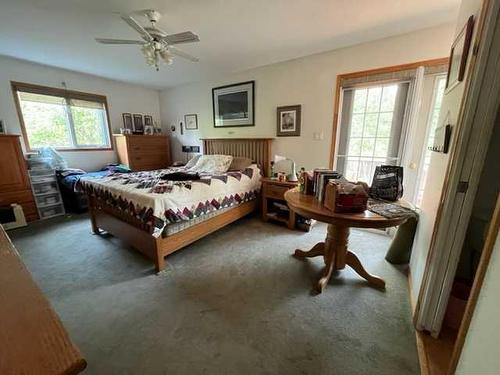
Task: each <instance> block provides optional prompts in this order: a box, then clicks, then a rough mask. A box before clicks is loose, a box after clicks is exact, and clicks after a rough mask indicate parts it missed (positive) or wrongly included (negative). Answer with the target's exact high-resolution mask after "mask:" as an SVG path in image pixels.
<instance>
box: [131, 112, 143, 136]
mask: <svg viewBox="0 0 500 375" xmlns="http://www.w3.org/2000/svg"><path fill="white" fill-rule="evenodd" d="M132 117H133V119H134V128H133V133H134V134H144V118H143V116H142V115H141V114H140V113H134V114H133V115H132Z"/></svg>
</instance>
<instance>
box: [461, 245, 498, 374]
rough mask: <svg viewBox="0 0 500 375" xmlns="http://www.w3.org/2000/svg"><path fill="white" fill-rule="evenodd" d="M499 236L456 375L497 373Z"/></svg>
mask: <svg viewBox="0 0 500 375" xmlns="http://www.w3.org/2000/svg"><path fill="white" fill-rule="evenodd" d="M499 286H500V236H497V239H496V242H495V246H494V248H493V253H492V255H491V259H490V263H489V265H488V269H487V271H486V275H485V278H484V282H483V286H482V288H481V292H480V294H479V298H478V301H477V305H476V308H475V310H474V315H473V316H472V320H471V323H470V326H469V331H468V332H467V336H466V337H465V343H464V347H463V349H462V354H461V356H460V361H459V363H458V367H457V371H456V373H457V374H465V375H468V374H484V375H489V374H492V375H493V374H498V371H499V369H500V356H499V355H498V353H499V352H498V345H499V344H498V338H499V337H500V320H499V319H498V312H499V311H500V299H499V298H498V295H499V293H500V290H499Z"/></svg>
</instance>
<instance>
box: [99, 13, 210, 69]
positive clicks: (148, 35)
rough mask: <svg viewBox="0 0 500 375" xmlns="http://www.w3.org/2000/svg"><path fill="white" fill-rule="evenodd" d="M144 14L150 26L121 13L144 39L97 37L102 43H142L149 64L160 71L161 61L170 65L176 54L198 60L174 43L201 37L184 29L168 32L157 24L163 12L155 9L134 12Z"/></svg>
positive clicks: (196, 40)
mask: <svg viewBox="0 0 500 375" xmlns="http://www.w3.org/2000/svg"><path fill="white" fill-rule="evenodd" d="M132 14H137V15H140V16H144V17H146V18H147V19H148V21H149V22H150V24H151V25H150V26H142V25H141V24H140V23H139V22H138V21H137V20H136V19H134V18H132V16H130V15H129V14H120V17H121V19H122V20H124V21H125V22H126V23H127V25H129V26H130V27H131V28H133V29H134V30H135V31H137V32H138V33H139V34H140V36H141V38H142V40H127V39H107V38H95V40H96V41H97V42H99V43H102V44H137V45H141V46H142V47H141V51H142V53H143V54H144V57H145V58H146V63H147V64H148V65H149V66H154V67H155V68H156V70H157V71H158V70H159V69H160V68H159V63H160V61H163V62H165V63H166V64H168V65H170V64H172V62H173V58H174V55H175V56H179V57H182V58H184V59H187V60H189V61H192V62H198V61H199V60H198V58H196V57H194V56H191V55H189V54H187V53H186V52H183V51H181V50H180V49H178V48H177V47H175V46H174V44H181V43H193V42H199V41H200V38H199V37H198V35H196V34H195V33H193V32H192V31H184V32H182V33H177V34H167V33H166V32H165V31H163V30H161V29H160V28H158V27H157V26H156V23H157V22H158V20H159V19H160V18H161V14H160V13H159V12H158V11H156V10H154V9H146V10H141V11H136V12H133V13H132Z"/></svg>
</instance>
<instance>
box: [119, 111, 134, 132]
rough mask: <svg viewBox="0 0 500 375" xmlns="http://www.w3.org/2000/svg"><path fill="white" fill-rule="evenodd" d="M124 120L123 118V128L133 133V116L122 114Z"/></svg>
mask: <svg viewBox="0 0 500 375" xmlns="http://www.w3.org/2000/svg"><path fill="white" fill-rule="evenodd" d="M122 118H123V128H124V129H129V130H130V131H132V130H133V129H134V124H133V122H132V114H131V113H122Z"/></svg>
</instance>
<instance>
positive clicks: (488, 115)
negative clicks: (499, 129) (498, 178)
mask: <svg viewBox="0 0 500 375" xmlns="http://www.w3.org/2000/svg"><path fill="white" fill-rule="evenodd" d="M499 10H500V2H498V1H489V0H484V2H483V4H482V8H481V12H480V15H479V17H478V21H477V36H476V38H475V40H474V45H473V48H472V54H471V62H470V68H469V69H470V71H471V74H470V75H469V76H468V78H466V81H465V82H464V84H465V88H464V94H463V98H462V103H461V108H460V110H459V115H458V120H457V126H456V127H455V128H456V131H457V135H456V136H455V137H454V141H453V145H452V146H451V155H450V159H449V162H448V167H447V170H446V177H445V181H444V184H443V190H442V193H441V199H440V203H439V206H438V210H437V214H436V222H435V225H434V230H433V234H432V239H431V245H430V249H429V254H428V256H427V261H426V268H425V271H424V277H423V281H422V286H421V288H420V292H419V296H418V300H417V304H416V309H415V314H414V323H415V326H416V327H417V328H418V329H424V330H428V331H430V333H431V334H432V335H433V336H434V337H437V336H438V335H439V331H440V329H441V324H442V321H443V317H444V312H445V309H446V305H447V303H448V298H449V295H450V291H451V286H452V282H453V279H454V276H455V272H456V268H457V265H458V261H459V258H460V254H461V250H462V245H463V241H464V237H465V232H466V229H467V225H468V223H469V220H470V215H471V212H472V206H473V203H474V198H475V196H476V192H477V188H478V185H479V179H480V174H481V171H482V167H483V164H484V161H485V158H486V152H487V150H488V146H489V140H490V138H491V134H492V132H493V127H494V124H495V121H496V116H497V111H498V105H499V103H500V78H499V77H500V66H497V64H496V61H497V60H496V59H498V55H499V54H500V48H499V46H498V45H497V46H495V45H494V40H495V41H497V40H498V39H494V38H498V33H499V32H500V15H499ZM464 186H465V189H463V187H464ZM438 250H439V251H438Z"/></svg>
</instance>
